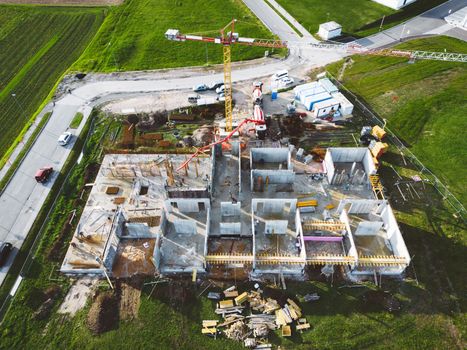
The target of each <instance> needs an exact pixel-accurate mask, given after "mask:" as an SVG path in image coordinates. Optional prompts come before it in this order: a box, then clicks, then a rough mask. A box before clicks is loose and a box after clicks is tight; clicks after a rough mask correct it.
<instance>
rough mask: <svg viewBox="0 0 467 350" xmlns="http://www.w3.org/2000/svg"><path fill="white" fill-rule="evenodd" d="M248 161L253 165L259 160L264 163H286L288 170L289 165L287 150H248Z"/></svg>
mask: <svg viewBox="0 0 467 350" xmlns="http://www.w3.org/2000/svg"><path fill="white" fill-rule="evenodd" d="M250 159H251V161H252V162H253V163H254V162H260V161H261V160H263V161H264V162H265V163H281V162H287V168H288V169H289V165H290V163H289V162H290V158H289V149H288V148H252V149H251V150H250Z"/></svg>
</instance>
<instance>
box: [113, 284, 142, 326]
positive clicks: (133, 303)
mask: <svg viewBox="0 0 467 350" xmlns="http://www.w3.org/2000/svg"><path fill="white" fill-rule="evenodd" d="M142 286H143V279H142V278H138V277H135V278H133V279H128V280H124V281H123V280H121V281H118V282H117V289H118V290H119V293H120V319H122V320H132V319H134V318H137V317H138V310H139V304H140V300H141V288H142Z"/></svg>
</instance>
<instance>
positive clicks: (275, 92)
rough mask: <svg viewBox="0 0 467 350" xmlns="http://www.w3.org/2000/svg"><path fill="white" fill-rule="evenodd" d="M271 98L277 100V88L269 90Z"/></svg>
mask: <svg viewBox="0 0 467 350" xmlns="http://www.w3.org/2000/svg"><path fill="white" fill-rule="evenodd" d="M271 100H277V89H273V90H272V92H271Z"/></svg>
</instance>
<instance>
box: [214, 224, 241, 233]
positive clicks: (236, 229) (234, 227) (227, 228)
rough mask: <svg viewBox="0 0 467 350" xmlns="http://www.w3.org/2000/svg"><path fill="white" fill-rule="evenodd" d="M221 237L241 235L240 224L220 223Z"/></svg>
mask: <svg viewBox="0 0 467 350" xmlns="http://www.w3.org/2000/svg"><path fill="white" fill-rule="evenodd" d="M219 225H220V231H221V235H239V234H241V233H242V224H241V223H240V222H221V223H220V224H219Z"/></svg>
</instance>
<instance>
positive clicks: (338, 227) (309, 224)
mask: <svg viewBox="0 0 467 350" xmlns="http://www.w3.org/2000/svg"><path fill="white" fill-rule="evenodd" d="M302 227H303V228H304V229H305V230H328V231H342V230H345V229H346V226H345V223H343V222H342V221H322V220H307V221H304V222H303V225H302Z"/></svg>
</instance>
